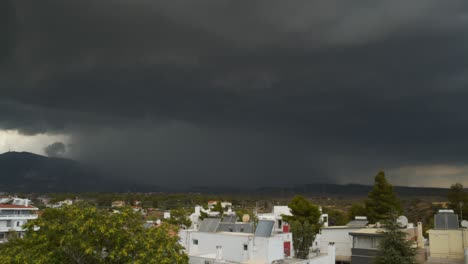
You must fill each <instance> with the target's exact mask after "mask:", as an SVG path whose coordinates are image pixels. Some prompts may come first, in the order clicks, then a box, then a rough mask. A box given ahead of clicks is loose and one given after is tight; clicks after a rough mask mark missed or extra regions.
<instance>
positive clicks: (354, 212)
mask: <svg viewBox="0 0 468 264" xmlns="http://www.w3.org/2000/svg"><path fill="white" fill-rule="evenodd" d="M356 216H367V211H366V207H365V206H364V205H363V204H360V203H353V204H352V205H351V208H350V209H349V211H348V218H349V219H351V220H354V219H355V218H356Z"/></svg>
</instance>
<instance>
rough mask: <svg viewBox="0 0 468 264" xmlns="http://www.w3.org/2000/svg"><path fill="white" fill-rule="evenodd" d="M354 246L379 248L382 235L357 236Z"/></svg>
mask: <svg viewBox="0 0 468 264" xmlns="http://www.w3.org/2000/svg"><path fill="white" fill-rule="evenodd" d="M353 240H354V248H364V249H377V248H378V247H379V243H380V240H381V238H380V237H371V236H355V237H354V238H353Z"/></svg>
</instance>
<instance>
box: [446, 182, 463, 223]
mask: <svg viewBox="0 0 468 264" xmlns="http://www.w3.org/2000/svg"><path fill="white" fill-rule="evenodd" d="M447 198H448V200H449V208H450V209H453V210H454V211H455V213H457V214H458V216H461V215H463V219H468V193H467V192H465V190H464V189H463V185H462V184H460V183H456V184H453V185H452V186H451V187H450V190H449V192H448V193H447ZM460 205H461V211H460Z"/></svg>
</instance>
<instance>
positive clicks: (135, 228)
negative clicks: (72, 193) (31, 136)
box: [0, 206, 188, 264]
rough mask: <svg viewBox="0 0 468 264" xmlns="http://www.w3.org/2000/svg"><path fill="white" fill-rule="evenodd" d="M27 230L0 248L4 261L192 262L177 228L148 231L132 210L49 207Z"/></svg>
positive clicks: (51, 263)
mask: <svg viewBox="0 0 468 264" xmlns="http://www.w3.org/2000/svg"><path fill="white" fill-rule="evenodd" d="M25 228H26V230H27V231H26V236H25V238H24V239H13V240H11V241H10V242H8V243H5V244H3V245H1V246H0V263H18V264H20V263H21V264H29V263H34V264H55V263H57V264H58V263H71V264H74V263H76V264H107V263H109V264H110V263H134V264H138V263H155V264H156V263H160V264H169V263H170V264H172V263H188V257H187V256H186V255H185V254H184V253H183V252H182V250H183V248H182V246H181V245H180V244H179V243H178V239H179V238H178V236H177V228H176V227H174V226H171V225H168V224H165V225H162V226H160V227H158V228H149V229H145V228H144V227H143V225H142V222H141V216H139V215H138V214H136V213H134V212H133V211H132V210H131V209H130V208H124V209H122V210H121V212H120V213H111V212H108V211H103V210H98V209H96V208H94V207H89V206H70V207H65V208H63V209H46V210H45V211H44V213H43V215H42V217H40V218H39V219H36V220H33V221H30V222H28V223H27V224H26V225H25ZM35 230H36V231H35Z"/></svg>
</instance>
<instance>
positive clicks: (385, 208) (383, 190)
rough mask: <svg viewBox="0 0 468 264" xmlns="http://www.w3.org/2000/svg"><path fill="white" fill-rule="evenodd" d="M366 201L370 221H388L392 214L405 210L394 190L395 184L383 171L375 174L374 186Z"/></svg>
mask: <svg viewBox="0 0 468 264" xmlns="http://www.w3.org/2000/svg"><path fill="white" fill-rule="evenodd" d="M365 203H366V211H367V218H368V219H369V221H370V222H378V221H387V220H390V219H391V217H392V215H394V214H401V213H402V212H403V210H402V209H401V204H400V201H399V200H398V198H397V196H396V194H395V193H394V192H393V186H392V185H391V184H390V183H388V181H387V179H385V173H384V172H383V171H380V172H379V173H378V174H377V175H376V176H375V183H374V188H373V189H372V191H371V192H370V193H369V195H368V199H367V200H366V202H365Z"/></svg>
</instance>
